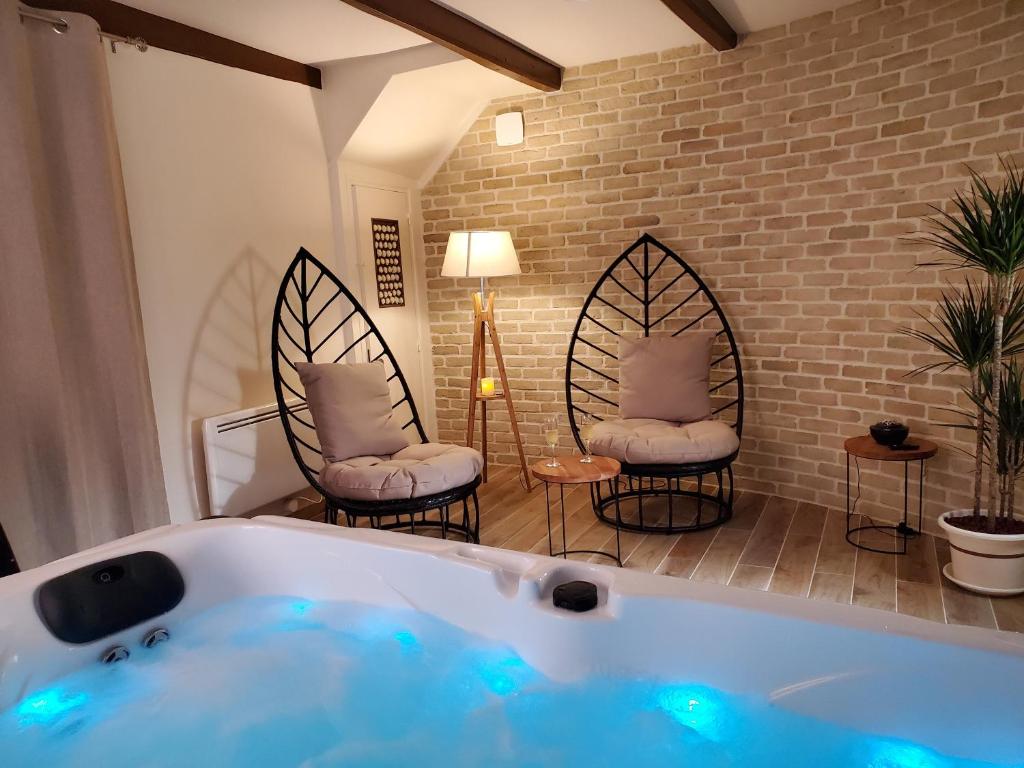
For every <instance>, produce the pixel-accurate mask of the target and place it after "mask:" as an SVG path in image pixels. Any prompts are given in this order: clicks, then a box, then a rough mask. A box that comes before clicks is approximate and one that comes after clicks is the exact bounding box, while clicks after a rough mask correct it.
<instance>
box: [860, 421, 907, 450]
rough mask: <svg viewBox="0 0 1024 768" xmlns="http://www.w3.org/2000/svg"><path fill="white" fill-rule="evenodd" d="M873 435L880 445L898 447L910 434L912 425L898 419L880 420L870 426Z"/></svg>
mask: <svg viewBox="0 0 1024 768" xmlns="http://www.w3.org/2000/svg"><path fill="white" fill-rule="evenodd" d="M870 430H871V437H873V438H874V440H875V442H876V443H878V444H879V445H884V446H887V447H889V448H896V447H898V446H900V445H903V443H904V441H905V440H906V439H907V436H908V435H909V434H910V427H908V426H907V425H906V424H900V423H899V422H898V421H880V422H878V423H877V424H872V425H871V427H870Z"/></svg>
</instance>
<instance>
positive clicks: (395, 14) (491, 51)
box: [342, 0, 562, 91]
mask: <svg viewBox="0 0 1024 768" xmlns="http://www.w3.org/2000/svg"><path fill="white" fill-rule="evenodd" d="M342 2H344V3H348V4H349V5H351V6H352V7H354V8H358V9H359V10H361V11H365V12H366V13H369V14H372V15H374V16H376V17H377V18H379V19H384V20H385V21H390V22H391V23H392V24H397V25H398V26H400V27H404V28H405V29H408V30H409V31H410V32H415V33H416V34H418V35H422V36H423V37H425V38H427V39H428V40H433V41H434V42H435V43H438V44H439V45H443V46H444V47H445V48H448V49H449V50H452V51H455V52H456V53H458V54H460V55H462V56H465V57H466V58H467V59H472V60H473V61H475V62H476V63H478V64H482V65H483V66H485V67H487V68H488V69H493V70H495V71H496V72H501V73H502V74H504V75H508V76H509V77H511V78H513V79H515V80H518V81H519V82H521V83H526V84H527V85H531V86H533V87H534V88H539V89H540V90H542V91H557V90H559V89H560V88H561V87H562V68H561V67H560V66H558V65H557V64H555V63H553V62H551V61H548V60H547V59H545V58H543V57H542V56H538V55H537V54H536V53H534V52H533V51H531V50H529V49H528V48H524V47H523V46H522V45H520V44H519V43H517V42H516V41H515V40H510V39H509V38H507V37H505V36H504V35H501V34H499V33H497V32H495V31H494V30H492V29H488V28H487V27H485V26H483V25H482V24H480V23H479V22H477V21H474V20H473V19H471V18H469V17H468V16H463V15H462V14H460V13H457V12H455V11H453V10H451V9H450V8H446V7H444V6H443V5H439V4H438V3H435V2H432V0H415V2H410V0H342ZM540 21H541V22H543V20H540Z"/></svg>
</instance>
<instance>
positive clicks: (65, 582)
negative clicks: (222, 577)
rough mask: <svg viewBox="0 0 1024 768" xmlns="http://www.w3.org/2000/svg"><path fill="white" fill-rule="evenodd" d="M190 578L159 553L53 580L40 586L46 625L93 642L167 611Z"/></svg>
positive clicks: (74, 639) (69, 639)
mask: <svg viewBox="0 0 1024 768" xmlns="http://www.w3.org/2000/svg"><path fill="white" fill-rule="evenodd" d="M184 596H185V581H184V579H183V578H182V576H181V571H179V570H178V567H177V566H176V565H175V564H174V563H173V562H171V559H170V558H169V557H167V556H166V555H163V554H161V553H159V552H148V551H147V552H133V553H132V554H130V555H122V556H121V557H115V558H112V559H110V560H104V561H103V562H100V563H93V564H92V565H87V566H85V567H83V568H78V569H77V570H74V571H71V572H70V573H65V574H63V575H62V576H57V577H56V578H53V579H50V580H49V581H47V582H46V583H44V584H43V585H41V586H40V587H39V589H37V590H36V610H37V611H38V613H39V618H40V619H42V621H43V624H45V625H46V628H47V629H49V630H50V632H51V633H52V634H53V635H54V637H56V638H58V639H59V640H63V641H64V642H66V643H75V644H82V643H91V642H93V641H94V640H100V639H102V638H104V637H108V636H109V635H113V634H116V633H117V632H120V631H122V630H124V629H128V628H129V627H134V626H135V625H136V624H141V623H142V622H144V621H148V620H149V619H152V618H154V617H156V616H160V615H162V614H164V613H167V612H168V611H169V610H171V609H172V608H174V607H175V606H176V605H177V604H178V603H180V602H181V599H182V597H184Z"/></svg>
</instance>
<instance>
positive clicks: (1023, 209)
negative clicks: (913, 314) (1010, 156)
mask: <svg viewBox="0 0 1024 768" xmlns="http://www.w3.org/2000/svg"><path fill="white" fill-rule="evenodd" d="M1002 166H1003V170H1004V172H1005V175H1004V178H1003V180H1002V181H1001V182H1000V183H999V184H997V185H995V186H993V184H992V183H991V182H989V181H988V180H987V179H985V178H984V177H983V176H981V174H979V173H978V172H976V171H974V170H973V169H968V171H969V172H970V176H971V183H970V188H969V190H968V191H967V193H965V192H963V191H958V192H956V193H955V194H954V196H953V211H952V212H947V211H944V210H942V209H941V208H938V207H935V206H933V207H932V208H933V210H934V211H935V215H933V216H930V217H928V219H927V221H928V222H929V224H930V225H931V228H932V231H931V232H928V233H926V234H925V235H923V236H920V237H918V238H915V240H916V241H917V242H921V243H924V244H927V245H930V246H933V247H935V248H937V249H938V250H939V251H941V252H942V253H943V254H945V256H944V257H940V258H939V259H938V260H936V261H930V262H924V263H923V264H922V266H938V267H952V268H973V269H980V270H981V271H983V272H984V273H985V274H987V275H989V276H990V277H992V278H994V279H997V280H1000V279H1012V278H1013V277H1014V275H1016V273H1017V272H1018V271H1019V270H1020V269H1021V268H1024V174H1022V173H1021V170H1020V169H1019V168H1018V167H1017V166H1016V164H1015V163H1013V162H1011V161H1009V160H1003V161H1002Z"/></svg>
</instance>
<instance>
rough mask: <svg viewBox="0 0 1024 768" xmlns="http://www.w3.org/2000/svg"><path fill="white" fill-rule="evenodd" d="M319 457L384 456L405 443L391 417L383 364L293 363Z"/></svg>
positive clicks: (396, 423) (327, 459)
mask: <svg viewBox="0 0 1024 768" xmlns="http://www.w3.org/2000/svg"><path fill="white" fill-rule="evenodd" d="M295 367H296V368H297V369H298V371H299V378H300V379H302V386H304V387H305V388H306V402H308V403H309V413H310V415H311V416H312V417H313V426H315V427H316V436H317V439H319V440H320V448H321V450H322V451H323V455H324V461H325V462H327V463H328V464H331V463H333V462H336V461H344V460H345V459H351V458H352V457H353V456H390V455H391V454H393V453H397V452H398V451H400V450H402V449H403V448H405V447H407V446H408V445H409V441H408V439H406V437H405V434H404V433H403V432H402V428H401V425H399V424H398V422H397V420H396V419H395V418H394V417H393V413H392V410H391V392H390V391H389V387H388V381H387V375H386V374H385V370H384V362H383V361H378V362H376V363H351V364H345V363H296V364H295Z"/></svg>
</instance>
